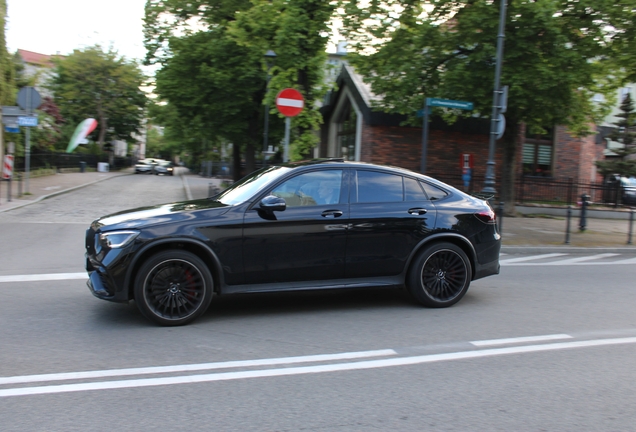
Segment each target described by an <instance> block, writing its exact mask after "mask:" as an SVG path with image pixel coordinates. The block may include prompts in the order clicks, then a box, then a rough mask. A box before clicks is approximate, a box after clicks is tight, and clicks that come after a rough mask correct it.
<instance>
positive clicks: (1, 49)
mask: <svg viewBox="0 0 636 432" xmlns="http://www.w3.org/2000/svg"><path fill="white" fill-rule="evenodd" d="M6 18H7V1H6V0H0V30H2V31H1V32H0V103H2V105H13V104H15V95H16V88H15V82H14V76H15V66H14V65H13V61H12V59H11V56H10V55H9V53H8V52H7V42H6V39H5V36H4V33H5V26H6V23H7V22H6ZM0 143H1V141H0ZM0 153H1V152H0Z"/></svg>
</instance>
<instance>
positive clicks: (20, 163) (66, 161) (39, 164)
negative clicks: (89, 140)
mask: <svg viewBox="0 0 636 432" xmlns="http://www.w3.org/2000/svg"><path fill="white" fill-rule="evenodd" d="M98 162H106V163H108V162H109V160H108V155H106V154H102V155H90V154H68V153H57V152H43V151H34V152H32V153H31V155H30V160H29V171H36V170H40V169H52V170H56V171H58V172H59V171H62V170H78V171H79V170H80V169H81V168H82V166H84V167H89V168H97V164H98ZM132 165H133V159H132V158H130V157H114V158H113V163H111V164H110V165H109V169H110V170H111V171H118V170H121V169H123V168H127V167H130V166H132ZM25 166H26V165H25V157H24V156H16V158H15V161H14V164H13V169H14V171H15V172H24V170H25Z"/></svg>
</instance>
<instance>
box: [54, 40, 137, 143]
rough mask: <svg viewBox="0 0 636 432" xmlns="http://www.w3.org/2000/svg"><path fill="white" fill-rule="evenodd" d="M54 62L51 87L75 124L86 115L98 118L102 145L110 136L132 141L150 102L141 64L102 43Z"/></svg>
mask: <svg viewBox="0 0 636 432" xmlns="http://www.w3.org/2000/svg"><path fill="white" fill-rule="evenodd" d="M54 62H55V74H54V76H53V78H52V79H51V85H50V88H51V90H52V91H53V92H54V94H55V102H56V103H57V104H58V106H59V107H60V112H61V114H62V116H63V117H65V118H66V120H67V121H68V123H69V124H70V125H71V126H72V128H74V127H75V126H76V125H77V124H79V123H80V122H81V121H82V120H84V119H86V118H95V119H96V120H97V121H98V127H97V129H96V132H95V133H96V134H97V140H96V141H97V142H98V144H99V146H100V147H103V144H104V142H105V141H106V140H107V139H108V140H112V139H120V140H125V141H132V140H133V138H132V134H135V133H137V132H138V130H139V128H140V126H141V121H142V118H143V115H144V110H143V109H144V106H145V105H146V94H145V93H144V92H143V91H142V89H141V87H142V86H143V84H144V76H143V74H142V73H141V70H140V69H139V67H138V65H137V64H136V63H135V62H129V61H127V60H126V59H125V58H123V57H120V56H119V55H118V54H117V52H116V51H113V50H112V49H110V50H109V51H107V52H104V51H103V50H102V48H101V47H100V46H98V45H97V46H94V47H89V48H86V49H84V50H75V51H73V53H72V54H71V55H69V56H66V57H60V58H56V59H54ZM72 128H70V129H66V131H65V132H66V133H67V134H68V132H69V131H72ZM71 133H72V132H71ZM68 138H70V136H68Z"/></svg>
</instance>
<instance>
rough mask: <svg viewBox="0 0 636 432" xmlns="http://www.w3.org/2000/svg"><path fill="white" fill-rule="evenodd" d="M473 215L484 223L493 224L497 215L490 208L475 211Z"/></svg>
mask: <svg viewBox="0 0 636 432" xmlns="http://www.w3.org/2000/svg"><path fill="white" fill-rule="evenodd" d="M475 217H476V218H477V219H479V220H480V221H482V222H483V223H485V224H494V223H495V222H497V215H496V214H495V212H494V211H493V210H492V209H490V208H489V209H488V210H483V211H480V212H477V213H475Z"/></svg>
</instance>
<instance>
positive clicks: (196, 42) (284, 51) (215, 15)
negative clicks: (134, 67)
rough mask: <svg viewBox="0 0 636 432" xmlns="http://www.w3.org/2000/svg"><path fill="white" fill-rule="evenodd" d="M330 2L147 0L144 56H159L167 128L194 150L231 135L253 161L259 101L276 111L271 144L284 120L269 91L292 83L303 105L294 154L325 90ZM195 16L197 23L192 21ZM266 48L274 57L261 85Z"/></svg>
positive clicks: (307, 140) (311, 128)
mask: <svg viewBox="0 0 636 432" xmlns="http://www.w3.org/2000/svg"><path fill="white" fill-rule="evenodd" d="M332 12H333V5H331V4H330V3H329V2H324V1H318V0H294V1H283V0H275V1H272V2H270V1H264V0H253V1H244V0H234V1H227V2H223V3H219V2H210V1H181V0H163V1H158V0H150V1H148V2H147V4H146V19H145V24H146V25H145V33H144V34H145V43H146V47H147V48H148V57H147V59H146V62H147V63H148V64H153V63H158V64H160V65H161V66H162V69H161V70H159V71H158V72H157V74H156V91H157V94H158V95H159V98H160V101H161V102H162V103H166V104H167V106H168V107H169V108H166V109H164V110H163V115H162V117H163V120H164V121H165V122H164V123H161V124H162V125H164V126H166V132H167V133H168V134H170V135H176V134H177V133H179V134H181V138H182V139H181V141H182V142H183V143H184V144H185V145H187V146H188V147H189V150H190V152H191V153H194V154H198V155H201V157H202V156H203V154H204V153H207V152H208V151H209V149H210V148H212V149H217V150H218V148H220V146H221V145H222V144H223V143H228V142H230V143H233V144H234V146H235V147H237V146H238V148H239V149H241V151H243V152H244V157H245V161H246V164H247V168H248V170H249V169H251V165H252V164H253V160H254V156H255V151H257V152H258V154H259V155H260V149H261V147H262V140H263V125H264V118H263V114H264V105H265V104H268V105H269V107H270V113H271V114H272V117H271V118H270V128H269V134H268V137H269V143H270V144H272V145H276V143H278V142H280V140H281V139H282V135H283V126H284V121H283V118H282V116H278V118H276V117H274V115H276V114H277V110H276V109H275V104H274V99H275V96H276V94H277V93H278V91H280V90H281V89H283V88H285V87H295V88H297V89H299V90H300V91H301V92H302V93H303V95H304V97H305V106H306V109H305V110H304V111H303V113H302V114H301V115H299V116H298V117H296V118H294V119H293V125H294V130H293V131H292V139H293V142H294V144H293V146H292V147H293V154H294V155H295V158H300V157H306V156H307V155H309V154H310V153H311V150H312V149H313V147H314V146H315V145H316V143H317V136H316V134H315V131H316V130H317V129H318V126H319V124H320V122H321V121H322V118H321V116H320V113H319V112H318V107H317V106H316V102H317V101H319V100H320V99H321V98H322V97H323V95H324V93H325V90H326V89H324V88H323V86H322V82H323V77H322V74H323V70H324V63H325V60H326V54H325V45H326V42H327V38H326V35H327V33H326V29H327V23H328V21H329V18H330V17H331V14H332ZM193 22H196V27H192V26H189V24H192V23H193ZM268 50H274V51H275V52H276V54H277V58H276V61H275V65H274V66H273V67H272V68H271V69H270V70H269V73H270V76H271V81H270V83H269V87H268V89H269V90H268V91H267V93H266V88H265V87H266V82H267V78H268V67H267V65H266V64H265V59H264V53H265V52H266V51H268ZM168 113H169V114H170V115H166V114H168ZM238 156H240V155H239V154H238V153H235V157H238ZM236 163H237V161H236V160H235V167H236Z"/></svg>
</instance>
